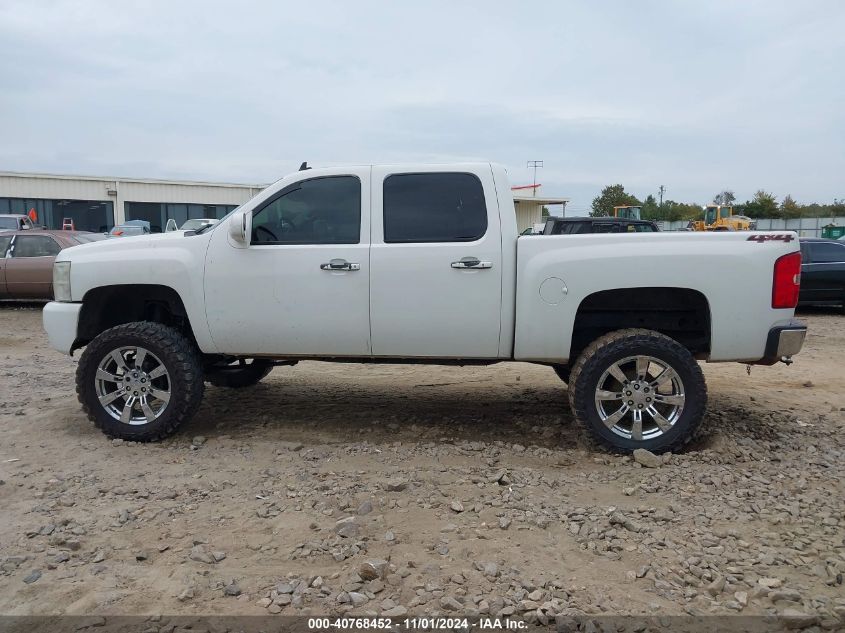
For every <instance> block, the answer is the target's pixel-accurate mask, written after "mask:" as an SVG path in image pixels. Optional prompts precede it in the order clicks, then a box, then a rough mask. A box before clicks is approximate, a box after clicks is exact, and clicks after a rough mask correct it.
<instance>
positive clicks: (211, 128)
mask: <svg viewBox="0 0 845 633" xmlns="http://www.w3.org/2000/svg"><path fill="white" fill-rule="evenodd" d="M477 159H481V160H492V161H496V162H500V163H504V164H505V165H506V166H507V167H508V170H509V172H510V175H511V180H512V181H513V182H514V183H515V184H524V183H526V182H530V173H529V170H528V169H527V168H526V161H528V160H532V159H541V160H544V161H545V167H544V169H542V170H541V171H540V172H539V176H538V180H539V181H540V182H542V183H543V185H544V186H543V189H542V192H543V193H545V194H547V195H561V196H569V197H571V198H572V205H571V208H572V209H573V210H575V211H581V210H586V209H587V207H588V206H589V203H590V201H591V200H592V198H593V197H594V196H595V195H596V194H597V193H598V191H599V189H600V188H601V187H602V186H604V185H606V184H610V183H616V182H620V183H623V184H624V185H625V187H626V189H628V190H630V191H631V192H632V193H634V194H636V195H638V196H640V197H645V196H646V195H647V194H649V193H654V194H656V192H657V188H658V186H659V185H661V184H664V185H666V187H667V197H668V198H671V199H674V200H679V201H689V202H698V203H705V202H708V201H710V199H711V198H712V196H713V195H714V194H715V193H716V192H717V191H719V190H720V189H722V188H726V187H727V188H732V189H734V190H735V191H736V193H737V197H738V198H739V199H740V200H745V199H746V198H748V197H750V196H751V195H752V194H753V192H754V191H755V190H756V189H759V188H764V189H767V190H770V191H772V192H773V193H775V194H776V195H777V196H778V198H781V197H783V196H784V195H785V194H787V193H790V194H792V195H793V197H795V198H796V199H797V200H798V201H799V202H809V201H819V202H830V201H832V199H833V198H834V197H836V198H845V2H843V1H842V0H830V1H823V0H802V1H798V0H795V1H786V2H778V1H773V0H760V1H756V2H755V1H749V0H743V1H741V2H736V1H734V0H708V1H706V2H682V1H674V2H673V1H669V0H666V1H664V2H646V1H643V0H638V1H636V2H630V1H619V2H610V1H603V2H587V1H586V0H585V1H583V2H543V1H539V0H538V1H535V2H532V3H527V4H526V3H521V2H512V1H509V2H496V1H493V0H486V1H479V2H461V1H460V0H451V1H449V2H431V1H427V0H426V1H417V2H413V3H412V2H387V1H384V2H365V1H364V0H348V1H346V2H318V1H314V0H310V1H308V2H301V1H300V2H295V3H293V2H291V3H286V2H262V3H260V2H251V1H249V0H241V1H240V2H234V1H232V2H209V1H206V2H187V1H174V0H170V1H168V2H158V1H149V2H127V1H123V0H121V1H120V2H115V1H113V0H112V1H109V2H94V1H91V2H50V1H47V0H39V1H38V2H33V1H31V0H26V1H22V2H17V1H10V0H0V171H4V170H5V171H39V172H59V173H74V174H93V175H126V176H140V177H160V178H182V179H197V180H223V181H233V182H255V183H259V182H261V183H263V182H270V181H273V180H276V179H277V178H278V177H280V176H282V175H284V174H285V173H287V172H289V171H292V170H294V169H296V168H297V167H298V165H299V163H300V162H301V161H303V160H308V161H309V163H311V164H314V165H327V164H336V163H348V162H354V163H369V162H408V161H425V162H446V161H456V160H477ZM0 195H2V193H0Z"/></svg>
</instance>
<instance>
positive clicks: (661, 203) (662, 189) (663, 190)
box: [658, 185, 666, 207]
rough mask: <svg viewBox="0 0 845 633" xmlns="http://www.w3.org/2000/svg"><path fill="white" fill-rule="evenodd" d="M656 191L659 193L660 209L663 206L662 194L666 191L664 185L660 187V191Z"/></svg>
mask: <svg viewBox="0 0 845 633" xmlns="http://www.w3.org/2000/svg"><path fill="white" fill-rule="evenodd" d="M658 191H659V192H660V206H661V207H662V206H663V193H664V192H665V191H666V187H665V186H664V185H660V189H658Z"/></svg>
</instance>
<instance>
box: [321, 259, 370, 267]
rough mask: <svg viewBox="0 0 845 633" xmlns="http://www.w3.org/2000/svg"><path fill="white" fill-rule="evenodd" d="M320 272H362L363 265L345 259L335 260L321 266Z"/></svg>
mask: <svg viewBox="0 0 845 633" xmlns="http://www.w3.org/2000/svg"><path fill="white" fill-rule="evenodd" d="M320 270H361V264H355V263H352V262H348V261H346V260H345V259H333V260H331V261H330V262H329V263H328V264H320Z"/></svg>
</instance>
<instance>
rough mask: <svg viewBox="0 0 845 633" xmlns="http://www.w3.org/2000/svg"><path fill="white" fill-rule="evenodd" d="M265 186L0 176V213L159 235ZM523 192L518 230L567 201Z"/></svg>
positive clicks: (218, 214) (517, 199)
mask: <svg viewBox="0 0 845 633" xmlns="http://www.w3.org/2000/svg"><path fill="white" fill-rule="evenodd" d="M266 186H267V185H264V184H238V183H222V182H194V181H179V180H158V179H152V178H114V177H103V176H71V175H58V174H34V173H19V172H0V214H5V213H15V214H30V215H31V214H34V215H35V217H36V220H35V222H36V223H37V224H42V225H44V226H46V227H47V228H51V229H60V228H62V226H63V225H64V224H65V223H66V222H67V221H68V220H71V221H72V222H73V227H74V228H75V229H77V230H80V231H94V232H106V231H108V230H109V229H111V228H112V227H113V226H115V225H116V224H121V223H123V222H125V221H126V220H147V221H148V222H149V223H150V226H151V228H152V231H154V232H158V231H162V230H164V228H165V226H166V224H167V221H168V220H169V219H173V220H175V221H176V224H177V225H179V226H181V225H182V223H183V222H185V221H186V220H188V219H191V218H218V219H219V218H222V217H223V216H224V215H226V214H227V213H228V212H229V211H231V210H232V209H234V208H235V207H236V206H238V205H241V204H243V203H244V202H246V201H247V200H249V199H250V198H252V197H253V196H254V195H256V194H257V193H258V192H260V191H261V190H262V189H264V188H265V187H266ZM522 189H524V188H515V191H514V206H515V212H516V216H517V225H518V228H519V230H520V231H523V230H525V229H527V228H529V227H531V226H532V225H533V224H537V223H539V222H541V221H542V212H543V207H549V206H550V205H561V206H562V207H563V209H565V208H566V203H567V202H568V199H567V198H542V197H538V196H533V195H530V194H529V195H524V194H523V193H522ZM531 191H532V192H536V187H533V188H531ZM555 215H563V213H560V214H555Z"/></svg>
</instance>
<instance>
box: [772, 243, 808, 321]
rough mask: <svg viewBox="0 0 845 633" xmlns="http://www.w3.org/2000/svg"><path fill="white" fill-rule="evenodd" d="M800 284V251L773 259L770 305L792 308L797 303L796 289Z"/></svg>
mask: <svg viewBox="0 0 845 633" xmlns="http://www.w3.org/2000/svg"><path fill="white" fill-rule="evenodd" d="M800 286H801V253H800V252H796V253H790V254H789V255H784V256H782V257H778V258H777V261H775V275H774V280H773V281H772V307H773V308H794V307H795V306H797V305H798V289H799V288H800Z"/></svg>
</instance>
